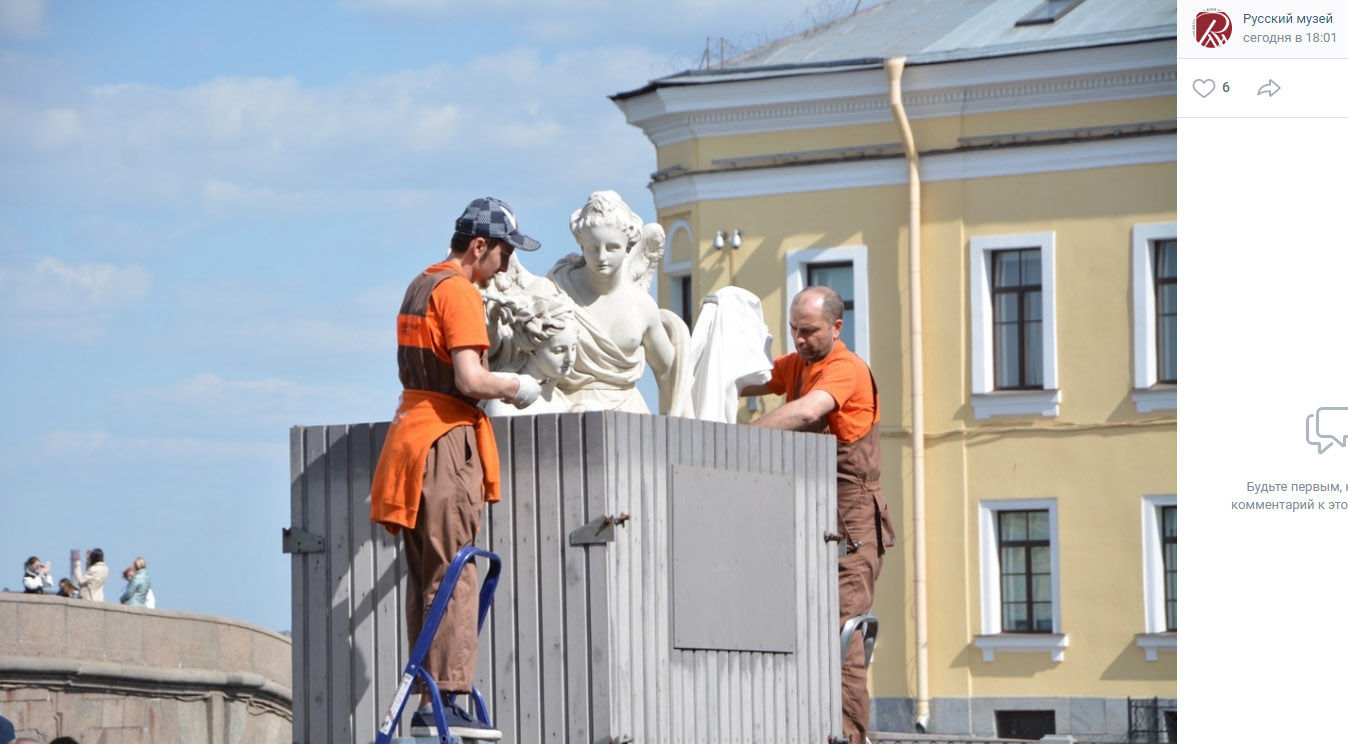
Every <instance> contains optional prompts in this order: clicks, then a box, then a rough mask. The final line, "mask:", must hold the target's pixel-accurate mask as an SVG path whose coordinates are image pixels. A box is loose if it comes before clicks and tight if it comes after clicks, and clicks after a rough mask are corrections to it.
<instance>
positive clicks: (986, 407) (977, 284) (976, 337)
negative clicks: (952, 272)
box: [969, 232, 1062, 419]
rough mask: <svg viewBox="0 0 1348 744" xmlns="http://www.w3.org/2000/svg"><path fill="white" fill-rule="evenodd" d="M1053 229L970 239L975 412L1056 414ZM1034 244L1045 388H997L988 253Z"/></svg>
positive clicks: (978, 414)
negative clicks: (1036, 257) (1040, 312)
mask: <svg viewBox="0 0 1348 744" xmlns="http://www.w3.org/2000/svg"><path fill="white" fill-rule="evenodd" d="M1054 242H1055V236H1054V233H1053V232H1041V233H1024V234H1020V235H985V236H981V237H974V238H970V239H969V319H970V329H969V330H970V336H971V338H970V359H971V363H972V370H971V372H972V374H971V380H972V382H973V391H972V398H973V400H972V402H973V408H974V418H976V419H986V418H990V417H992V416H1024V415H1031V416H1047V417H1053V416H1057V415H1058V405H1059V404H1060V403H1061V402H1062V391H1061V390H1059V389H1058V320H1057V302H1056V292H1055V291H1054V264H1055V261H1054ZM1016 248H1038V249H1039V266H1040V280H1041V286H1042V289H1041V290H1040V291H1041V293H1042V294H1041V295H1040V296H1041V299H1042V301H1043V310H1044V319H1043V324H1044V325H1043V337H1044V341H1043V343H1044V348H1043V354H1044V359H1043V368H1044V389H1043V390H998V389H997V388H996V378H995V377H994V373H993V346H992V344H993V340H992V339H993V325H992V254H993V253H994V252H996V251H1003V250H1011V249H1016Z"/></svg>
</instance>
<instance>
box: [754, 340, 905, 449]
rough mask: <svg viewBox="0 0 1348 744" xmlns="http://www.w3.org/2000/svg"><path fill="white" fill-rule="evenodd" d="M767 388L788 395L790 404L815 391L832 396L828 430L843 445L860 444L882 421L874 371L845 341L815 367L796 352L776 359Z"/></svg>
mask: <svg viewBox="0 0 1348 744" xmlns="http://www.w3.org/2000/svg"><path fill="white" fill-rule="evenodd" d="M768 389H769V390H771V391H772V392H774V393H776V394H778V395H785V396H786V400H787V401H788V402H790V401H793V400H796V399H798V398H802V397H804V396H806V395H808V394H809V393H812V392H814V391H815V390H823V391H824V392H826V393H828V394H829V395H831V396H833V403H834V408H833V410H832V411H831V412H829V414H828V430H829V433H831V434H833V436H835V437H837V438H838V441H841V442H855V441H857V440H858V439H860V438H862V437H864V436H866V432H869V431H870V430H871V427H872V426H874V425H875V424H876V423H877V422H879V421H880V402H879V401H878V400H876V397H875V388H874V386H873V385H872V384H871V369H870V367H867V366H866V362H864V361H862V359H861V357H859V356H857V355H856V354H853V353H852V352H851V351H849V350H848V349H847V346H846V345H844V344H843V342H842V341H835V342H834V343H833V350H832V351H830V352H829V353H828V356H826V357H824V358H823V359H820V360H819V361H817V362H815V363H814V364H806V363H805V360H804V359H801V357H800V354H797V353H796V352H794V351H793V352H791V353H790V354H783V355H781V356H779V357H777V358H776V359H775V360H773V362H772V379H771V380H768Z"/></svg>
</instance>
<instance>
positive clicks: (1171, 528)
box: [1161, 506, 1176, 537]
mask: <svg viewBox="0 0 1348 744" xmlns="http://www.w3.org/2000/svg"><path fill="white" fill-rule="evenodd" d="M1175 509H1176V507H1173V506H1163V507H1161V534H1162V535H1164V536H1165V537H1174V536H1175V518H1176V514H1175Z"/></svg>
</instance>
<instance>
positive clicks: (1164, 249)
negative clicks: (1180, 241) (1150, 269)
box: [1155, 240, 1176, 279]
mask: <svg viewBox="0 0 1348 744" xmlns="http://www.w3.org/2000/svg"><path fill="white" fill-rule="evenodd" d="M1155 250H1156V278H1157V279H1174V278H1175V277H1176V265H1175V264H1176V261H1175V258H1176V257H1175V253H1176V251H1175V241H1173V240H1158V241H1156V249H1155Z"/></svg>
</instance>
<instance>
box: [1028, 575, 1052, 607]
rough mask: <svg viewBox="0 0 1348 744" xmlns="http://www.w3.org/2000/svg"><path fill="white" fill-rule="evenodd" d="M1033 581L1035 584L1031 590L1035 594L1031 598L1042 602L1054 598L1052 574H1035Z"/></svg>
mask: <svg viewBox="0 0 1348 744" xmlns="http://www.w3.org/2000/svg"><path fill="white" fill-rule="evenodd" d="M1031 581H1032V582H1033V583H1034V586H1032V587H1031V589H1030V591H1032V592H1034V596H1033V597H1030V599H1033V600H1036V601H1040V602H1043V601H1047V600H1051V599H1053V578H1052V577H1051V576H1046V575H1045V576H1041V575H1039V574H1035V575H1034V577H1033V578H1031Z"/></svg>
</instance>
